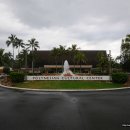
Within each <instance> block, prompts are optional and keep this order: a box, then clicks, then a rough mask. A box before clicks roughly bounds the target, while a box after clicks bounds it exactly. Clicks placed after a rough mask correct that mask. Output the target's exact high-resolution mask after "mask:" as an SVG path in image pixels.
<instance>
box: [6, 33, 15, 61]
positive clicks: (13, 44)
mask: <svg viewBox="0 0 130 130" xmlns="http://www.w3.org/2000/svg"><path fill="white" fill-rule="evenodd" d="M6 45H7V46H10V45H12V48H13V60H14V48H15V47H16V46H17V43H16V35H13V34H11V36H10V37H8V40H7V41H6Z"/></svg>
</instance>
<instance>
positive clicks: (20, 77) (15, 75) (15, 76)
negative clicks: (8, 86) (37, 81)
mask: <svg viewBox="0 0 130 130" xmlns="http://www.w3.org/2000/svg"><path fill="white" fill-rule="evenodd" d="M24 76H25V75H24V74H23V73H19V72H12V73H10V78H11V81H12V82H14V83H19V82H23V81H24Z"/></svg>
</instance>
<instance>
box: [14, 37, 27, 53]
mask: <svg viewBox="0 0 130 130" xmlns="http://www.w3.org/2000/svg"><path fill="white" fill-rule="evenodd" d="M24 47H25V44H24V43H23V40H22V39H18V38H16V48H18V55H19V52H20V48H24Z"/></svg>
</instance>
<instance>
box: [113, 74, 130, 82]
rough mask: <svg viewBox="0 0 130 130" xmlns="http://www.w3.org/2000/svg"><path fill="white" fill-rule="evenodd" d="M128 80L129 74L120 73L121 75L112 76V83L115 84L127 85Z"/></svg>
mask: <svg viewBox="0 0 130 130" xmlns="http://www.w3.org/2000/svg"><path fill="white" fill-rule="evenodd" d="M127 80H128V74H126V73H123V72H119V73H113V74H112V82H114V83H121V84H123V83H125V82H127Z"/></svg>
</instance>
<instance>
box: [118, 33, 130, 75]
mask: <svg viewBox="0 0 130 130" xmlns="http://www.w3.org/2000/svg"><path fill="white" fill-rule="evenodd" d="M120 60H121V64H122V69H123V70H124V71H126V72H130V67H129V66H130V34H128V35H126V37H125V38H124V39H122V44H121V56H120Z"/></svg>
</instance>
